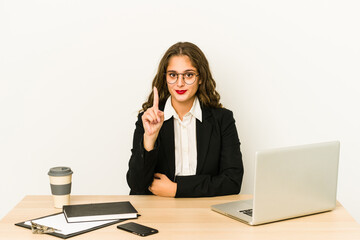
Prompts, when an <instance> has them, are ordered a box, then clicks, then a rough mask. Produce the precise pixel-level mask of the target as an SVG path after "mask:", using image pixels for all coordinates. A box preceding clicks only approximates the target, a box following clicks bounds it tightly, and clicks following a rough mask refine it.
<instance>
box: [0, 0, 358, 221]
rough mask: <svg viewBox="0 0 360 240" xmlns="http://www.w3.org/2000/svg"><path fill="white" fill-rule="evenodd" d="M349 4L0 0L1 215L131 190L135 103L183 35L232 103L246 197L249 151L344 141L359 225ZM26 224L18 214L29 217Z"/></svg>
mask: <svg viewBox="0 0 360 240" xmlns="http://www.w3.org/2000/svg"><path fill="white" fill-rule="evenodd" d="M359 12H360V4H359V2H358V1H355V0H354V1H340V0H336V1H319V0H315V1H314V0H311V1H308V0H306V1H286V0H284V1H279V0H273V1H266V0H264V1H259V0H257V1H254V0H248V1H235V0H234V1H213V2H212V1H178V2H175V1H165V0H164V1H145V0H144V1H126V2H125V1H118V0H114V1H86V0H83V1H75V0H71V1H70V0H69V1H60V0H59V1H55V0H51V1H49V0H44V1H39V0H32V1H27V0H18V1H17V0H8V1H4V0H0V27H1V28H0V34H1V36H0V57H1V59H0V60H1V62H0V160H1V173H0V184H1V185H0V186H1V189H0V195H1V204H0V217H3V216H5V214H6V213H7V212H9V211H10V210H11V208H12V207H14V206H15V205H16V204H17V203H18V202H19V201H20V200H21V199H22V198H23V197H24V196H25V195H28V194H50V187H49V180H48V176H47V172H48V169H49V168H50V167H54V166H59V165H65V166H70V167H71V168H72V169H73V171H74V175H73V189H72V193H73V194H95V195H97V194H128V192H129V188H128V186H127V183H126V178H125V174H126V171H127V164H128V160H129V158H130V149H131V146H132V134H133V131H134V128H135V121H136V116H137V112H138V110H139V109H140V108H141V104H142V103H143V102H144V101H145V100H146V97H147V96H148V94H149V93H150V91H151V82H152V79H153V77H154V75H155V73H156V69H157V66H158V63H159V60H160V58H161V57H162V55H163V54H164V52H165V51H166V50H167V48H168V47H170V46H171V45H172V44H174V43H176V42H178V41H190V42H193V43H195V44H197V45H198V46H199V47H200V48H201V49H202V50H203V51H204V53H205V55H206V56H207V58H208V60H209V62H210V67H211V69H212V73H213V75H214V78H215V80H216V82H217V89H218V91H219V92H220V94H221V97H222V98H221V102H222V103H223V105H224V106H225V107H227V108H229V109H231V110H232V111H233V112H234V116H235V119H236V124H237V128H238V133H239V137H240V140H241V142H242V145H241V150H242V152H243V160H244V164H245V176H244V181H243V187H242V193H251V192H252V186H253V181H252V179H253V172H254V171H253V170H254V153H255V151H256V150H261V149H265V148H273V147H283V146H289V145H296V144H306V143H313V142H320V141H330V140H340V141H341V157H340V169H339V181H338V183H339V184H338V200H339V201H340V202H341V203H342V204H343V205H344V206H345V208H346V209H347V210H348V211H349V212H350V213H351V215H352V216H353V217H354V218H356V219H357V221H358V222H359V221H360V205H359V202H360V188H359V186H358V185H359V183H360V174H358V172H359V169H360V161H359V160H360V159H359V158H360V153H359V141H358V137H359V134H360V127H359V126H360V114H359V102H360V94H359V93H360V91H359V81H360V68H359V66H360V44H359V43H360V31H359V29H360V26H359V25H360V24H359V23H360V14H359ZM24 220H25V219H24Z"/></svg>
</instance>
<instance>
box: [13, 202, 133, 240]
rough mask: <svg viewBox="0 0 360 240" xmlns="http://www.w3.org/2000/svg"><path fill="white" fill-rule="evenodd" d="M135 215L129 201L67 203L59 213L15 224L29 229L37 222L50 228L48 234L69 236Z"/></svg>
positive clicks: (61, 236) (62, 236)
mask: <svg viewBox="0 0 360 240" xmlns="http://www.w3.org/2000/svg"><path fill="white" fill-rule="evenodd" d="M137 216H138V212H137V211H136V209H135V208H134V207H133V206H132V204H131V203H130V202H111V203H95V204H81V205H67V206H64V207H63V212H61V213H57V214H53V215H49V216H45V217H41V218H37V219H33V220H28V221H25V222H21V223H17V224H15V225H17V226H21V227H26V228H30V229H31V226H32V225H34V224H37V225H39V226H43V227H46V228H48V229H52V230H53V231H52V232H46V233H48V234H50V235H53V236H56V237H60V238H69V237H73V236H76V235H79V234H82V233H86V232H89V231H93V230H96V229H99V228H102V227H106V226H109V225H112V224H115V223H119V222H122V221H124V220H127V219H130V218H137Z"/></svg>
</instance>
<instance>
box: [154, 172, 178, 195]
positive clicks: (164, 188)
mask: <svg viewBox="0 0 360 240" xmlns="http://www.w3.org/2000/svg"><path fill="white" fill-rule="evenodd" d="M176 189H177V183H175V182H173V181H171V180H170V179H169V178H168V177H167V176H166V175H165V174H161V173H155V174H154V180H153V182H152V183H151V185H150V187H149V191H150V192H152V193H153V194H154V195H157V196H162V197H175V195H176Z"/></svg>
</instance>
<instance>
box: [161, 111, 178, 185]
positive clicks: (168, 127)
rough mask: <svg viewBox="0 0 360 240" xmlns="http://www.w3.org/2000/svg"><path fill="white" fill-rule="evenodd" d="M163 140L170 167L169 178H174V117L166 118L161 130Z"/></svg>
mask: <svg viewBox="0 0 360 240" xmlns="http://www.w3.org/2000/svg"><path fill="white" fill-rule="evenodd" d="M160 136H161V142H162V143H160V144H162V146H163V149H164V152H165V156H166V159H168V160H166V162H167V164H168V169H169V174H170V175H169V176H168V177H169V179H171V180H173V179H174V177H175V138H174V118H170V119H168V120H166V121H165V122H164V123H163V125H162V127H161V131H160Z"/></svg>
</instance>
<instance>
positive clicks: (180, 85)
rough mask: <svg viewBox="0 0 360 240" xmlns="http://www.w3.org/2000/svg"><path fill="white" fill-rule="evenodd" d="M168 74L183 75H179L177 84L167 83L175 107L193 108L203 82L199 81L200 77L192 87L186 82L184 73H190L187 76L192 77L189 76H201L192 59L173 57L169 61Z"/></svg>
mask: <svg viewBox="0 0 360 240" xmlns="http://www.w3.org/2000/svg"><path fill="white" fill-rule="evenodd" d="M166 72H167V73H170V72H171V73H174V74H175V75H173V76H176V74H178V73H181V75H178V80H177V81H176V82H175V83H172V84H171V83H169V81H167V86H168V89H169V92H170V94H171V99H172V105H173V107H175V108H176V107H177V106H179V105H181V104H184V105H187V106H190V107H191V106H192V104H193V102H194V99H195V94H196V92H197V90H198V88H199V84H201V81H199V77H196V80H195V82H194V83H193V84H191V85H188V84H186V83H185V81H184V75H183V73H184V74H185V73H188V75H187V76H191V75H189V74H191V73H195V74H196V75H197V74H199V73H198V71H197V69H196V68H195V67H194V66H193V65H192V64H191V61H190V58H189V57H188V56H186V55H180V56H172V57H171V58H170V59H169V63H168V67H167V69H166ZM175 79H176V78H175Z"/></svg>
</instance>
